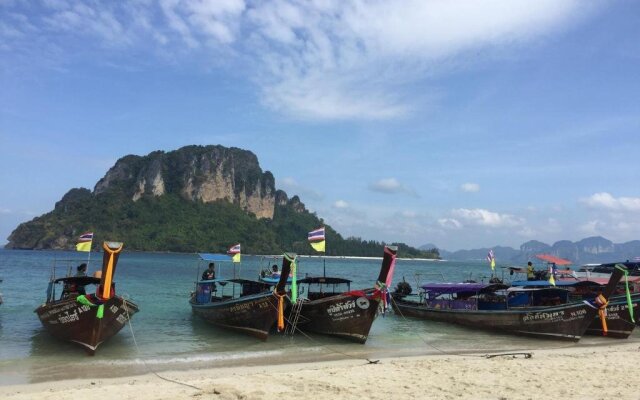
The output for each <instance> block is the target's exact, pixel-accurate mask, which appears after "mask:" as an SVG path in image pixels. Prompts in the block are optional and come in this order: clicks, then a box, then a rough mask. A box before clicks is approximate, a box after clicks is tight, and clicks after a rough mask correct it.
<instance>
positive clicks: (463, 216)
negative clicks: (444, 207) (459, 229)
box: [451, 208, 524, 228]
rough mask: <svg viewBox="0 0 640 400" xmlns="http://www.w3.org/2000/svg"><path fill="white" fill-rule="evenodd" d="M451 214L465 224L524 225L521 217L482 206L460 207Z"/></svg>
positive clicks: (494, 226) (496, 226)
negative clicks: (485, 208)
mask: <svg viewBox="0 0 640 400" xmlns="http://www.w3.org/2000/svg"><path fill="white" fill-rule="evenodd" d="M451 214H452V215H453V216H454V217H455V218H456V219H457V220H461V222H462V223H463V224H465V225H479V226H487V227H492V228H500V227H515V226H519V225H522V224H523V223H524V221H523V220H522V219H521V218H518V217H515V216H513V215H509V214H499V213H496V212H493V211H489V210H484V209H482V208H474V209H468V208H458V209H455V210H452V211H451Z"/></svg>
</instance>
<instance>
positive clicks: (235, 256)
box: [231, 253, 240, 263]
mask: <svg viewBox="0 0 640 400" xmlns="http://www.w3.org/2000/svg"><path fill="white" fill-rule="evenodd" d="M231 259H232V260H233V262H234V263H239V262H240V253H236V254H234V255H233V257H232V258H231Z"/></svg>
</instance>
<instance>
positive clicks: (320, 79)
mask: <svg viewBox="0 0 640 400" xmlns="http://www.w3.org/2000/svg"><path fill="white" fill-rule="evenodd" d="M639 43H640V4H638V3H637V2H635V1H630V0H629V1H624V0H622V1H616V2H614V1H590V2H584V1H577V0H575V1H569V0H539V1H535V2H532V1H525V0H493V1H471V0H468V1H441V0H438V1H436V0H433V1H427V0H420V1H418V0H415V1H409V0H405V1H381V0H380V1H364V0H358V1H351V2H344V1H332V0H316V1H285V0H279V1H244V0H220V1H205V0H198V1H195V0H161V1H146V0H138V1H129V2H111V1H104V2H98V1H74V0H40V1H38V0H36V1H20V0H3V1H0V187H2V192H1V194H0V244H1V243H4V242H5V238H6V237H8V235H9V234H10V232H11V231H12V230H13V229H14V228H15V227H16V226H17V224H19V223H20V222H24V221H28V220H30V219H32V218H34V217H35V216H38V215H41V214H43V213H45V212H48V211H50V210H52V209H53V206H54V204H55V202H56V201H58V200H59V199H60V198H61V197H62V196H63V195H64V193H66V192H67V191H68V190H69V189H71V188H74V187H87V188H91V189H92V188H93V186H94V185H95V183H96V182H97V181H98V180H99V179H100V178H101V177H102V176H103V175H104V174H105V172H106V171H107V170H108V169H109V168H110V167H111V166H112V165H113V164H114V163H115V161H116V160H117V159H118V158H120V157H122V156H124V155H127V154H139V155H145V154H148V153H149V152H151V151H154V150H166V151H170V150H174V149H177V148H179V147H182V146H185V145H189V144H202V145H206V144H222V145H225V146H236V147H240V148H244V149H247V150H250V151H252V152H254V153H255V154H256V155H257V156H258V159H259V160H260V164H261V167H262V168H263V170H269V171H271V172H273V174H274V176H275V177H276V186H277V187H278V188H279V189H283V190H285V191H286V192H287V193H288V194H289V195H290V196H292V195H294V194H298V195H300V197H301V199H302V201H303V202H304V203H305V204H306V205H307V207H308V208H309V209H310V210H312V211H315V212H317V213H318V215H319V216H321V217H323V218H324V219H325V220H326V222H327V223H328V224H330V225H332V226H333V227H334V228H336V229H337V230H338V231H339V232H341V233H342V234H343V235H346V236H352V235H353V236H358V237H362V238H365V239H376V240H384V241H403V242H406V243H408V244H411V245H415V246H419V245H422V244H425V243H434V244H436V245H437V246H439V247H441V248H444V249H447V250H457V249H461V248H477V247H490V246H495V245H509V246H514V247H517V246H519V245H520V244H522V243H523V242H525V241H528V240H532V239H535V240H540V241H543V242H546V243H549V244H551V243H553V242H554V241H557V240H561V239H568V240H573V241H575V240H580V239H582V238H585V237H588V236H594V235H602V236H605V237H607V238H609V239H611V240H613V241H614V242H616V243H621V242H626V241H629V240H636V239H640V185H639V184H638V182H640V161H638V157H637V155H638V154H640V73H639V72H638V71H640V44H639Z"/></svg>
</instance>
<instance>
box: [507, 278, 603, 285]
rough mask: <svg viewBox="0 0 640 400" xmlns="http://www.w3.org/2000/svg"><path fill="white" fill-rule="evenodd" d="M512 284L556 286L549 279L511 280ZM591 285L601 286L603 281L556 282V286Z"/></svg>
mask: <svg viewBox="0 0 640 400" xmlns="http://www.w3.org/2000/svg"><path fill="white" fill-rule="evenodd" d="M606 282H609V280H608V279H606ZM606 282H605V283H606ZM511 285H512V286H518V287H548V286H554V285H552V284H551V283H550V282H549V281H513V282H511ZM589 285H596V286H600V285H601V283H599V282H596V281H592V280H556V284H555V286H589Z"/></svg>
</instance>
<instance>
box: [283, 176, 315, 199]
mask: <svg viewBox="0 0 640 400" xmlns="http://www.w3.org/2000/svg"><path fill="white" fill-rule="evenodd" d="M279 186H280V187H281V189H283V190H284V191H285V192H287V195H288V196H289V197H293V196H294V195H296V194H297V195H298V196H300V197H302V198H304V199H311V200H319V199H322V195H321V194H320V193H318V192H317V191H315V190H313V189H311V188H308V187H306V186H304V185H301V184H299V183H298V182H297V181H296V180H295V179H293V178H291V177H285V178H282V179H281V180H280V184H279Z"/></svg>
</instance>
